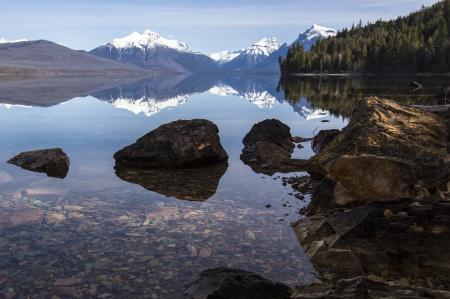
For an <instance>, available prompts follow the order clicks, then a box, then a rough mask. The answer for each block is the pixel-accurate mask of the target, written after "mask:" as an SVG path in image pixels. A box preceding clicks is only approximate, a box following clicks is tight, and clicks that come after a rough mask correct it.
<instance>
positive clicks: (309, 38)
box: [295, 24, 336, 50]
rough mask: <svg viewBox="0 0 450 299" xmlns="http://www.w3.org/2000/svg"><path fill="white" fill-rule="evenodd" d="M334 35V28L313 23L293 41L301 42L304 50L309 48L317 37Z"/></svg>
mask: <svg viewBox="0 0 450 299" xmlns="http://www.w3.org/2000/svg"><path fill="white" fill-rule="evenodd" d="M334 36H336V30H335V29H331V28H327V27H323V26H319V25H316V24H314V25H312V26H311V27H310V28H308V30H306V31H305V32H303V33H302V34H300V35H299V36H298V38H297V40H295V42H297V43H300V44H302V45H303V46H304V47H305V49H306V50H309V49H311V47H312V45H314V44H315V43H316V42H317V41H318V40H319V39H323V38H328V37H334Z"/></svg>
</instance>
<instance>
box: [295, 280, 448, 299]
mask: <svg viewBox="0 0 450 299" xmlns="http://www.w3.org/2000/svg"><path fill="white" fill-rule="evenodd" d="M296 291H297V292H296V294H295V296H294V298H296V299H302V298H305V299H306V298H308V299H312V298H314V299H329V298H341V299H354V298H365V299H385V298H411V299H412V298H414V299H422V298H423V299H426V298H450V292H448V291H444V290H433V289H430V288H424V287H414V286H409V285H402V284H392V283H386V282H384V281H382V280H377V279H371V278H368V277H355V278H350V279H339V280H338V281H337V282H336V283H317V284H312V285H307V286H304V287H299V288H297V290H296Z"/></svg>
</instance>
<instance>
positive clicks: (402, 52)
mask: <svg viewBox="0 0 450 299" xmlns="http://www.w3.org/2000/svg"><path fill="white" fill-rule="evenodd" d="M449 33H450V0H444V1H441V2H438V3H436V4H434V5H432V6H430V7H422V9H420V10H419V11H416V12H414V13H412V14H410V15H408V16H405V17H398V18H397V19H395V20H391V21H382V20H379V21H377V22H375V23H368V24H367V25H365V26H363V25H362V23H361V22H359V24H358V25H356V26H352V28H350V29H343V30H341V31H339V32H338V33H337V35H336V37H332V38H327V39H322V40H319V41H318V42H317V43H316V44H315V45H313V46H312V48H311V49H310V51H306V50H305V48H304V47H303V45H301V44H299V43H296V44H294V45H292V47H291V48H290V49H289V51H288V53H287V56H286V57H285V58H280V60H279V64H280V69H281V72H282V73H283V74H291V73H310V72H313V73H347V72H352V73H384V72H386V73H410V72H416V73H433V72H436V73H446V72H449V71H450V38H449Z"/></svg>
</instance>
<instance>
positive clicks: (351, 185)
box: [308, 97, 449, 205]
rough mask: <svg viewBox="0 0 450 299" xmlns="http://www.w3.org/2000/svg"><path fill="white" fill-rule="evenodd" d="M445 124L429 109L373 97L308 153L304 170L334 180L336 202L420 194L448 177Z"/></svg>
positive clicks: (366, 100) (396, 197)
mask: <svg viewBox="0 0 450 299" xmlns="http://www.w3.org/2000/svg"><path fill="white" fill-rule="evenodd" d="M447 136H448V130H447V127H446V125H445V124H444V123H443V122H442V121H441V120H440V118H439V117H437V116H436V115H434V114H431V113H427V112H424V111H421V110H418V109H415V108H411V107H406V106H401V105H399V104H396V103H395V102H393V101H390V100H384V99H379V98H376V97H372V98H366V99H364V100H361V101H359V102H358V103H357V104H356V107H355V109H354V111H353V114H352V117H351V120H350V122H349V124H348V126H347V127H345V128H344V129H343V130H342V131H341V132H340V133H339V134H338V135H337V136H336V137H335V138H334V139H333V140H332V141H331V142H330V143H329V144H328V145H327V146H326V147H325V148H323V149H322V150H321V151H320V152H319V153H318V154H317V155H316V156H314V157H313V158H311V159H310V163H309V165H308V172H309V173H310V174H311V175H312V176H313V177H315V178H325V177H326V178H327V179H329V180H331V181H333V182H334V183H335V186H334V190H333V201H334V202H335V203H337V204H339V205H347V204H351V203H356V202H359V203H361V202H362V203H364V202H372V201H387V200H394V199H400V198H405V197H409V198H421V197H423V196H426V195H427V194H428V192H429V191H433V190H434V189H435V188H437V187H438V186H439V185H441V184H443V183H445V182H446V181H447V180H448V176H449V169H448V167H445V166H444V165H445V161H446V155H447Z"/></svg>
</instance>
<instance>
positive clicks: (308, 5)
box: [0, 0, 438, 53]
mask: <svg viewBox="0 0 450 299" xmlns="http://www.w3.org/2000/svg"><path fill="white" fill-rule="evenodd" d="M436 2H438V1H436V0H375V1H369V0H284V1H283V0H259V1H256V0H240V1H235V0H228V1H225V0H196V1H193V0H192V1H190V0H76V1H75V0H40V1H37V0H15V1H11V0H0V38H6V39H19V38H26V39H48V40H52V41H55V42H58V43H62V44H65V45H67V46H69V47H72V48H75V49H84V50H90V49H92V48H94V47H96V46H98V45H100V44H104V43H106V42H108V41H110V40H112V39H113V38H115V37H122V36H125V35H127V34H128V33H130V32H132V31H143V30H144V29H146V28H149V29H151V30H153V31H157V32H159V33H161V34H162V35H163V36H165V37H170V38H176V39H179V40H181V41H184V42H186V43H188V45H189V46H190V48H192V49H193V50H197V51H202V52H206V53H210V52H214V51H219V50H234V49H240V48H244V47H247V46H248V45H249V44H251V43H253V42H255V41H258V40H259V39H261V38H262V37H272V36H273V37H277V38H278V39H279V40H280V41H289V42H290V41H293V40H294V39H295V38H296V37H297V35H298V34H299V33H300V32H302V31H304V30H305V29H306V28H307V27H309V26H310V25H311V24H313V23H316V24H319V25H323V26H328V27H333V28H336V29H341V28H343V27H346V26H351V24H352V23H357V22H358V21H359V20H360V19H362V20H363V21H364V22H366V21H373V20H376V19H379V18H382V19H389V18H393V17H396V16H398V15H404V14H407V13H409V12H411V11H414V10H417V9H419V8H420V7H421V6H422V5H430V4H432V3H436Z"/></svg>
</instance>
